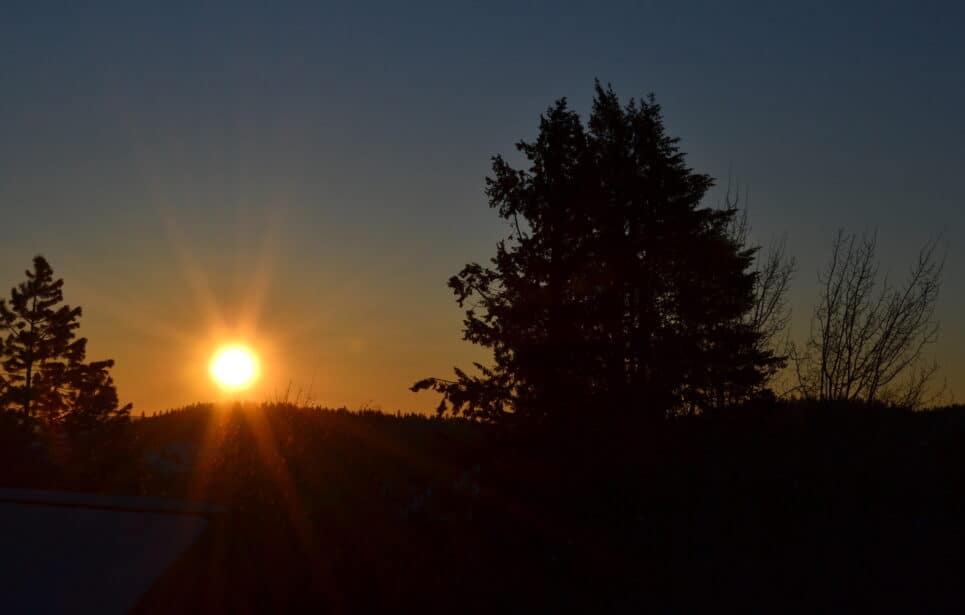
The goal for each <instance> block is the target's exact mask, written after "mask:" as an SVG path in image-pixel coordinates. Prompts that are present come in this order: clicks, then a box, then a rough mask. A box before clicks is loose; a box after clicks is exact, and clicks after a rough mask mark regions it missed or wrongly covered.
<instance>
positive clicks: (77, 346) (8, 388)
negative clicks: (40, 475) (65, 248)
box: [0, 256, 130, 427]
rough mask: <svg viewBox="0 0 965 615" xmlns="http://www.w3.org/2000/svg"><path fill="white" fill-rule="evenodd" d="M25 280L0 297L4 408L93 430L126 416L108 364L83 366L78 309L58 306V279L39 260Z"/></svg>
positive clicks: (60, 301)
mask: <svg viewBox="0 0 965 615" xmlns="http://www.w3.org/2000/svg"><path fill="white" fill-rule="evenodd" d="M26 275H27V279H26V280H25V281H23V282H21V283H20V284H19V285H17V286H16V287H14V288H13V289H12V290H11V292H10V300H9V302H8V301H6V300H2V299H0V327H2V329H3V334H4V337H3V338H2V344H0V359H2V361H0V365H2V367H3V370H4V372H5V374H4V381H5V390H4V392H3V398H4V401H5V404H6V405H8V406H10V405H12V406H14V407H15V408H17V409H18V410H19V412H20V413H21V414H22V415H23V417H25V418H28V419H30V418H39V419H40V420H42V421H43V422H45V423H48V424H54V423H65V424H68V425H72V426H78V427H81V426H87V427H90V426H93V424H94V423H98V422H102V421H104V420H107V419H111V418H123V417H126V416H127V414H128V412H129V410H130V405H127V406H124V407H119V405H118V400H117V392H116V390H115V388H114V385H113V381H112V380H111V378H110V376H109V374H108V371H107V370H108V369H109V368H110V367H112V366H113V364H114V363H113V361H111V360H106V361H95V362H91V363H85V358H86V349H87V339H86V338H83V337H80V338H78V337H77V336H76V333H75V332H76V329H77V328H78V327H79V322H78V319H79V318H80V315H81V308H79V307H71V306H70V305H66V304H63V300H64V297H63V285H64V281H63V280H62V279H59V278H58V279H55V278H54V272H53V269H52V268H51V267H50V264H49V263H48V262H47V260H46V259H45V258H44V257H43V256H36V257H35V258H34V260H33V270H32V271H27V272H26Z"/></svg>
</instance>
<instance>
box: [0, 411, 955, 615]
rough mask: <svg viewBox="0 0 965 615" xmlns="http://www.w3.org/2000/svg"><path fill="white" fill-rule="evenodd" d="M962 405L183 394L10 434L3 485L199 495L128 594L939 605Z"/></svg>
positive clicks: (482, 604) (678, 605) (175, 605)
mask: <svg viewBox="0 0 965 615" xmlns="http://www.w3.org/2000/svg"><path fill="white" fill-rule="evenodd" d="M963 443H965V411H963V410H962V409H961V408H958V409H954V408H953V409H946V410H942V411H935V412H929V413H922V414H911V413H903V412H898V411H891V410H882V409H877V410H861V409H854V408H820V407H806V406H800V405H798V406H792V407H783V406H782V407H769V408H763V409H754V410H750V409H745V410H743V411H741V412H731V413H727V414H721V415H717V416H705V417H700V418H694V419H686V420H679V421H674V422H670V423H666V424H660V425H637V426H632V427H631V426H626V427H624V428H623V429H620V430H617V431H616V432H602V431H596V430H592V429H586V430H583V431H582V432H581V433H578V434H575V435H573V434H571V435H569V436H553V437H548V436H547V437H543V438H532V437H524V436H519V435H510V434H505V433H497V432H496V431H494V430H491V429H488V428H482V427H480V426H476V425H471V424H468V423H464V422H459V421H442V420H435V419H425V418H419V417H401V418H399V417H394V416H387V415H381V414H376V413H363V414H353V413H347V412H334V411H322V410H304V409H294V408H287V407H274V408H264V409H263V408H244V409H241V408H220V409H219V408H214V409H213V408H209V407H196V408H191V409H187V410H184V411H179V412H175V413H172V414H169V415H167V416H162V417H157V418H152V419H146V420H142V421H137V422H135V423H134V424H133V425H131V426H130V428H129V429H128V430H126V431H124V432H119V433H117V434H113V436H111V437H109V438H106V439H104V440H101V441H98V442H96V443H94V442H91V443H86V444H85V443H80V444H78V443H69V442H65V441H58V440H56V439H50V438H48V439H46V440H44V441H42V443H41V444H33V445H31V446H28V447H21V446H18V445H17V444H16V442H7V446H6V447H5V448H4V457H5V459H4V460H3V461H4V466H3V467H4V469H3V473H2V476H3V483H4V485H3V486H24V485H27V486H33V487H43V486H50V487H58V488H75V489H85V490H94V491H111V492H128V493H138V494H146V495H164V496H175V497H189V498H199V499H205V500H210V501H214V502H218V503H221V504H223V505H224V506H225V508H226V510H227V511H228V512H226V513H225V514H224V515H221V516H220V517H218V518H217V519H216V521H215V523H214V524H213V525H212V527H211V528H210V529H209V530H208V531H207V532H206V534H205V535H204V536H203V537H202V538H201V539H200V540H199V541H198V542H197V543H196V544H195V545H194V546H193V547H192V548H191V549H190V550H189V551H188V552H187V554H186V555H185V556H184V557H182V558H181V559H180V560H179V561H178V563H177V564H176V565H175V566H173V567H172V568H171V569H170V570H168V572H167V573H166V574H165V575H164V576H163V577H162V579H161V580H160V581H159V582H158V583H157V584H155V586H154V587H153V588H152V590H151V591H150V592H149V593H148V594H147V595H146V596H145V597H144V599H143V600H142V602H141V605H140V607H139V609H138V612H140V613H163V612H186V611H196V610H203V611H205V612H249V613H262V612H284V611H302V610H312V611H316V612H317V611H323V612H324V611H325V610H330V611H342V612H364V611H372V610H382V611H388V610H415V609H419V610H421V611H429V612H435V611H449V612H452V611H456V612H465V611H486V612H493V610H494V609H497V608H498V609H509V610H512V611H519V610H522V609H535V610H538V611H540V612H547V611H561V610H565V611H597V612H598V611H619V612H628V611H629V612H635V611H641V610H649V609H656V610H662V611H666V610H671V611H677V610H684V609H687V608H688V607H693V606H723V605H724V604H727V603H732V604H734V605H735V606H736V605H739V606H743V607H749V608H754V609H758V608H759V609H763V608H766V609H768V610H778V609H780V610H787V609H810V608H814V607H817V608H821V609H822V610H827V609H834V608H848V607H851V608H857V607H861V606H863V607H869V606H878V607H890V608H915V609H919V610H920V609H927V608H929V607H946V608H953V607H954V606H956V605H957V604H959V603H960V599H961V595H962V590H961V587H960V586H961V585H962V582H963V580H965V574H963V573H965V566H963V561H962V560H963V556H962V553H963V547H965V514H963V513H965V480H963V479H965V447H963V446H962V445H963Z"/></svg>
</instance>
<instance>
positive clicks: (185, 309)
mask: <svg viewBox="0 0 965 615" xmlns="http://www.w3.org/2000/svg"><path fill="white" fill-rule="evenodd" d="M138 4H139V5H140V6H135V5H138ZM280 4H283V6H279V5H280ZM725 4H726V6H724V5H725ZM196 5H202V6H196ZM963 18H965V10H963V9H962V8H959V7H958V6H957V5H956V4H954V3H944V4H941V3H931V4H930V3H924V2H916V3H911V2H908V3H901V4H898V3H887V2H875V3H850V4H849V5H848V6H847V7H840V6H838V3H830V2H829V3H808V4H792V3H781V5H780V6H779V7H776V6H769V5H768V4H765V3H760V4H757V5H751V4H743V3H711V2H706V3H682V2H674V3H669V2H668V3H662V4H647V3H590V2H587V3H562V2H546V3H538V2H513V3H461V2H444V3H442V2H440V3H433V4H429V3H420V4H419V5H418V6H407V5H403V4H402V3H384V4H382V3H378V4H377V3H361V2H353V3H345V4H333V3H325V4H322V3H305V4H301V5H300V4H293V3H268V2H265V3H238V2H232V3H224V4H218V3H195V2H191V3H183V4H178V3H120V2H118V3H114V4H111V5H109V4H106V3H105V4H98V5H97V6H96V7H94V8H92V7H80V6H76V5H67V4H64V5H60V4H56V3H44V2H31V3H23V4H22V5H20V6H17V5H16V3H14V4H10V3H5V4H4V8H3V13H2V18H0V211H2V213H3V216H2V219H0V287H3V288H5V287H8V286H10V285H12V284H14V283H15V282H17V281H19V280H20V278H21V276H22V270H23V269H24V268H25V267H26V266H27V265H28V264H29V261H30V258H31V257H32V256H33V254H35V253H38V252H39V253H43V254H45V255H46V256H47V257H48V259H49V260H50V261H51V263H52V265H53V266H54V269H55V271H56V272H57V273H58V274H59V275H62V276H63V277H64V278H65V280H66V289H65V291H66V295H67V299H68V301H70V302H71V303H75V304H80V305H82V306H83V307H84V310H85V315H84V319H83V320H82V328H81V331H82V333H83V334H85V335H87V336H88V337H89V338H90V350H91V354H92V356H93V357H94V358H98V357H102V356H111V357H114V358H115V359H116V360H117V362H118V364H117V367H116V369H115V375H116V380H117V383H118V386H119V391H120V394H121V396H122V397H123V398H125V399H128V400H132V401H134V402H135V404H136V409H137V410H145V411H147V412H151V411H153V410H157V409H161V408H164V407H168V406H171V405H176V404H181V403H186V402H191V401H197V400H203V399H213V398H216V397H217V396H218V392H217V391H216V390H215V389H214V387H213V386H212V385H211V384H210V382H208V380H207V377H206V375H205V370H204V364H205V361H206V360H207V357H208V355H209V353H210V352H211V351H212V350H213V346H214V345H216V344H217V343H218V342H219V341H221V340H225V339H228V338H244V339H247V340H249V341H251V343H253V344H254V345H255V346H257V347H258V348H259V349H260V350H261V351H262V352H263V354H264V355H265V357H264V360H265V374H264V379H263V381H262V383H261V384H260V386H259V388H258V389H256V390H254V391H252V392H251V396H253V397H255V398H264V397H270V396H272V395H274V394H278V393H280V392H281V391H282V390H283V389H284V388H285V387H286V385H287V383H288V382H289V381H291V382H293V384H294V386H295V388H296V389H297V388H298V387H302V388H303V389H307V388H308V387H309V386H312V393H313V398H314V400H315V401H316V402H318V403H322V404H332V405H340V404H348V405H350V406H357V405H359V404H362V403H370V404H374V405H379V406H381V407H383V408H384V409H386V410H394V409H396V408H402V409H406V410H426V409H429V408H431V407H433V406H434V405H435V400H434V399H433V398H432V396H431V395H427V394H423V395H420V396H416V395H414V394H411V393H409V392H408V391H407V390H406V387H407V386H408V385H409V384H411V382H412V381H414V380H415V379H417V378H420V377H423V376H427V375H446V374H448V373H449V369H450V367H451V365H452V364H453V363H465V362H466V361H468V360H469V359H471V358H480V357H481V356H484V355H480V354H479V353H478V352H476V351H473V350H472V349H471V348H468V347H467V346H466V345H465V344H464V343H462V342H461V341H460V339H459V338H460V321H461V316H460V312H459V310H458V309H457V308H456V307H455V305H454V303H453V301H452V299H451V295H450V294H449V292H448V289H446V287H445V281H446V279H447V278H448V276H449V275H451V274H452V273H454V272H455V271H457V270H458V269H459V268H460V266H461V265H462V264H463V263H464V262H467V261H469V260H480V259H485V258H487V257H488V256H489V255H490V254H491V253H492V251H493V246H494V243H495V241H496V240H497V239H498V238H499V237H500V236H501V235H502V234H503V233H504V231H505V229H504V228H503V227H502V225H501V224H500V222H499V221H498V219H497V218H496V216H495V214H494V212H492V211H490V210H489V209H488V208H487V207H486V202H485V198H484V196H483V193H482V187H483V179H484V177H485V175H486V174H487V173H488V170H489V166H488V165H489V163H488V158H489V156H490V155H492V154H495V153H510V152H511V151H512V144H513V143H514V142H515V141H517V140H518V139H520V138H529V137H531V136H533V135H534V133H535V129H536V126H537V121H538V115H539V113H540V112H541V111H542V110H543V109H544V108H545V107H546V106H547V105H549V104H550V103H551V102H552V101H553V100H554V99H555V98H557V97H560V96H567V97H569V99H570V100H571V102H572V104H573V106H574V107H576V108H577V109H578V110H580V111H584V112H585V111H586V110H587V108H588V104H589V99H590V96H591V94H592V84H593V78H594V77H599V78H600V79H601V80H603V81H609V82H611V83H612V84H613V86H614V88H615V89H616V91H617V92H618V93H619V94H620V95H621V96H624V97H630V96H639V95H642V94H646V93H648V92H650V91H653V92H655V93H656V95H657V97H658V100H659V101H660V102H661V103H662V104H663V105H664V109H665V112H666V119H667V124H668V128H669V130H670V131H671V133H675V134H677V135H679V136H680V137H682V139H683V142H682V146H683V149H684V150H685V151H687V152H688V154H689V161H690V163H691V164H692V165H693V166H694V167H695V168H696V169H698V170H700V171H703V172H708V173H710V174H712V175H714V176H716V177H718V178H720V179H721V180H722V183H724V182H725V181H726V178H727V176H728V174H729V173H732V174H733V176H734V177H735V178H736V179H739V180H740V181H741V182H742V183H745V184H747V185H749V186H750V189H751V201H750V209H751V219H752V223H753V225H754V230H755V235H756V236H757V237H758V238H759V239H761V240H763V241H767V240H769V239H770V238H773V237H777V236H779V235H780V234H781V233H784V232H787V233H788V248H789V250H790V252H791V253H792V254H794V255H795V256H796V257H797V259H798V263H799V272H798V276H797V279H796V283H795V287H794V296H793V301H794V305H795V308H796V314H795V315H796V325H795V327H796V330H797V331H801V330H802V329H803V328H806V324H807V318H808V312H809V307H808V306H809V304H810V302H811V301H812V299H813V297H814V294H815V286H816V281H815V273H816V271H817V269H818V268H819V266H820V265H821V263H822V262H823V259H824V257H825V256H826V254H827V248H828V245H829V243H830V241H831V239H832V237H833V235H834V233H835V231H836V229H837V228H838V227H847V228H850V229H853V230H857V231H863V230H873V229H878V231H879V238H880V245H881V248H882V252H883V254H882V256H883V258H884V264H885V266H886V267H887V268H891V270H892V271H893V273H895V274H896V275H900V274H901V273H902V272H903V270H904V268H905V267H906V265H907V264H908V261H909V259H910V257H911V256H912V255H913V253H914V251H915V249H916V247H917V246H918V245H920V244H921V243H923V242H924V241H925V240H927V239H928V238H930V237H932V236H934V235H935V234H937V233H939V232H943V233H944V234H945V238H946V243H947V249H948V261H947V265H946V278H945V280H946V285H945V290H944V294H943V296H942V299H941V306H940V314H939V315H940V317H941V320H942V340H941V342H940V344H939V345H938V347H937V348H936V349H935V353H936V356H937V358H938V359H939V360H940V362H941V363H942V364H943V365H944V366H945V369H944V374H945V375H946V376H947V377H948V379H949V382H950V384H951V385H952V389H953V390H955V391H956V392H957V393H958V394H959V396H961V395H963V394H965V387H962V386H959V385H958V383H959V382H961V381H962V379H963V377H965V350H963V344H962V342H963V341H965V318H963V317H962V316H961V314H960V306H961V305H962V304H963V298H965V283H962V282H961V280H962V273H963V269H965V251H963V249H962V248H961V246H960V244H959V242H958V236H959V234H960V233H961V232H962V230H965V210H963V205H965V183H963V182H962V181H961V180H960V179H959V176H960V174H961V173H962V169H963V168H965V62H963V59H965V37H962V35H961V29H960V28H961V24H962V23H963ZM717 198H719V195H712V197H711V199H712V201H713V200H716V199H717Z"/></svg>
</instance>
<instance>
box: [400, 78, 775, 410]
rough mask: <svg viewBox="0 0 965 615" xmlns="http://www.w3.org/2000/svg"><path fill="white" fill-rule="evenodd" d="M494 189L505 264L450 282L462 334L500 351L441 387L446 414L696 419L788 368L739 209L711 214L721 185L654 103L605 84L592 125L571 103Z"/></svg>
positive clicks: (524, 148)
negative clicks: (763, 324)
mask: <svg viewBox="0 0 965 615" xmlns="http://www.w3.org/2000/svg"><path fill="white" fill-rule="evenodd" d="M517 149H518V150H519V151H520V152H521V153H522V154H523V156H525V158H526V159H527V160H528V161H529V168H528V169H525V170H521V169H516V168H514V167H512V166H511V165H510V164H509V163H508V162H507V161H506V160H504V159H503V158H502V157H500V156H496V157H495V158H494V159H493V175H492V177H489V178H487V180H486V181H487V189H486V193H487V196H488V198H489V203H490V206H491V207H493V208H495V209H496V210H497V211H498V213H499V215H500V216H501V217H502V218H504V219H506V220H507V221H508V222H509V223H510V226H511V229H512V231H511V235H510V237H509V238H507V240H505V241H501V242H500V243H499V244H498V245H497V249H496V256H495V257H494V258H493V259H492V266H490V267H484V266H482V265H479V264H475V263H473V264H469V265H466V267H465V268H463V270H462V271H461V272H460V273H459V274H458V275H456V276H454V277H453V278H451V279H450V281H449V286H450V287H451V288H452V289H453V291H454V293H455V295H456V299H457V301H458V302H459V305H460V306H467V305H468V306H469V309H468V310H467V311H466V318H465V321H464V325H465V328H464V338H465V339H466V340H468V341H471V342H473V343H476V344H480V345H482V346H485V347H487V348H491V349H492V351H493V355H494V365H493V366H492V367H485V366H482V365H478V364H477V368H479V370H480V375H477V376H473V375H469V374H467V373H465V372H463V371H462V370H459V369H458V368H457V369H456V379H455V380H443V379H439V378H428V379H425V380H422V381H419V382H417V383H416V384H415V385H413V387H412V388H413V390H421V389H426V388H432V389H434V390H437V391H439V392H441V393H442V394H443V400H442V402H441V404H440V407H439V411H440V412H445V411H446V410H447V409H451V411H452V412H454V413H457V414H458V413H464V414H466V415H467V416H472V417H477V418H484V419H499V418H502V417H505V416H508V415H510V414H512V415H515V416H518V417H522V418H525V419H527V420H531V421H543V420H547V419H549V420H564V421H565V420H567V419H568V418H569V417H574V416H581V417H583V418H586V416H587V415H586V414H585V412H586V410H587V409H590V408H592V409H593V411H594V414H596V415H600V414H603V413H614V414H619V413H627V412H633V413H645V414H647V415H652V416H656V415H663V414H664V413H666V412H668V411H695V410H700V409H705V408H707V407H711V406H719V405H726V404H729V403H734V402H738V401H741V400H743V399H746V398H747V397H749V396H751V395H754V394H756V393H757V392H759V391H760V389H761V387H762V384H763V383H764V382H765V379H766V377H767V376H768V375H769V373H771V372H772V371H773V370H774V369H775V368H776V367H777V366H778V365H779V364H780V363H781V359H780V358H778V357H775V356H774V355H773V354H772V353H771V352H770V351H769V350H767V349H766V346H765V345H764V344H760V343H758V342H759V340H758V339H757V338H758V336H759V335H760V334H759V333H758V331H757V329H755V327H753V326H752V325H751V323H750V319H748V318H746V316H747V314H748V312H749V311H750V310H751V309H752V307H753V305H754V282H755V273H753V272H752V271H751V270H750V267H751V265H752V262H753V259H754V252H755V250H754V249H751V248H747V247H746V246H745V245H743V243H742V242H741V241H738V240H736V239H735V237H734V235H733V233H731V232H729V226H730V224H731V222H732V219H733V216H734V215H735V211H734V210H733V209H711V208H702V207H700V203H701V200H702V199H703V197H704V195H705V193H706V192H707V190H708V189H709V188H710V187H711V185H712V184H713V180H712V179H711V178H710V177H709V176H707V175H702V174H698V173H695V172H693V171H692V170H691V169H690V168H689V167H688V166H687V165H686V164H685V161H684V155H683V153H682V152H680V150H679V148H678V139H676V138H674V137H670V136H668V135H667V134H666V132H665V130H664V126H663V118H662V114H661V109H660V106H659V105H658V104H657V103H656V102H655V101H654V98H653V96H650V97H649V98H648V99H646V100H642V101H634V100H631V101H630V102H629V104H627V105H626V106H625V107H624V106H621V104H620V102H619V100H618V98H617V96H616V94H614V92H613V91H612V89H610V88H607V89H604V88H602V87H601V86H600V84H599V83H597V84H596V96H595V99H594V103H593V110H592V114H591V116H590V119H589V122H588V124H587V125H586V126H584V125H583V123H582V122H581V120H580V118H579V116H578V115H577V114H576V113H575V112H573V111H571V110H570V109H569V108H568V107H567V104H566V101H565V99H563V100H560V101H558V102H557V103H556V104H555V105H554V106H553V107H551V108H550V109H548V111H547V112H546V114H545V115H543V116H542V117H541V119H540V129H539V135H538V137H537V139H536V141H534V142H531V143H527V142H520V143H519V144H518V145H517Z"/></svg>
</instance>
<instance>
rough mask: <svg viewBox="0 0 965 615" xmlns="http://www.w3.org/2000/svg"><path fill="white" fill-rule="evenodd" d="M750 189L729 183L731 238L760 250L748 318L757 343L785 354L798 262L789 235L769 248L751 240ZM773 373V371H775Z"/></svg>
mask: <svg viewBox="0 0 965 615" xmlns="http://www.w3.org/2000/svg"><path fill="white" fill-rule="evenodd" d="M746 200H747V196H746V190H745V194H744V195H742V194H741V191H740V188H738V189H737V190H736V191H734V192H733V193H732V192H731V190H730V188H729V187H728V189H727V193H726V195H725V196H724V207H725V208H727V209H731V210H734V211H735V215H734V216H733V218H732V224H731V227H730V229H729V234H730V236H731V238H732V239H733V240H734V241H735V242H737V243H738V244H739V245H744V246H750V247H752V248H754V249H755V250H756V253H755V255H754V306H753V309H751V310H750V311H749V312H748V313H747V314H745V316H744V318H745V319H746V320H747V321H748V323H749V324H750V325H751V326H752V327H753V329H754V330H755V331H757V333H758V335H757V344H758V346H759V348H760V349H761V350H771V351H773V352H774V354H775V355H778V356H780V355H782V354H784V351H785V349H786V342H784V341H783V335H784V333H785V332H786V331H787V327H788V325H789V324H790V322H791V308H790V306H789V305H788V302H787V293H788V291H789V290H790V289H791V280H792V278H793V277H794V272H795V271H796V268H797V265H796V262H795V260H794V257H793V256H789V255H788V254H787V249H786V247H787V237H786V236H783V237H781V239H780V240H776V241H772V242H771V243H769V244H768V245H767V247H766V248H765V247H764V246H760V245H751V244H750V243H749V236H750V230H751V227H750V223H749V221H748V213H747V207H746ZM772 375H773V374H772Z"/></svg>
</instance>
